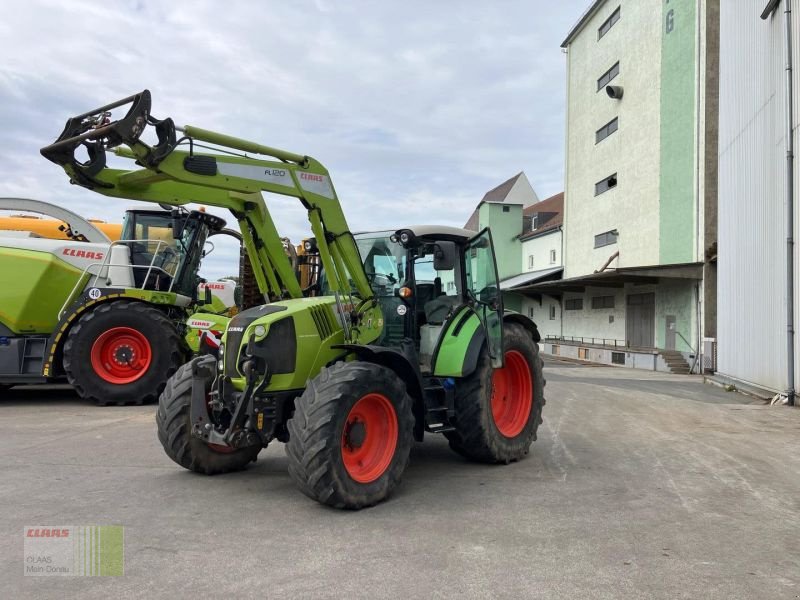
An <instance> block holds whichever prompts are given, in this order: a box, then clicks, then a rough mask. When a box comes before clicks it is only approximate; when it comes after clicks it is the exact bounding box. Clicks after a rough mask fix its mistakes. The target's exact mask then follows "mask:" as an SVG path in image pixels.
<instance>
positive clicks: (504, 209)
mask: <svg viewBox="0 0 800 600" xmlns="http://www.w3.org/2000/svg"><path fill="white" fill-rule="evenodd" d="M510 210H511V207H510V206H504V207H503V212H508V211H510Z"/></svg>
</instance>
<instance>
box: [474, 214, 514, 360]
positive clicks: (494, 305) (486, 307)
mask: <svg viewBox="0 0 800 600" xmlns="http://www.w3.org/2000/svg"><path fill="white" fill-rule="evenodd" d="M464 277H465V285H466V288H465V291H466V296H467V298H468V301H469V302H470V304H471V305H472V308H473V310H475V312H476V313H477V314H478V318H479V319H480V320H481V324H482V325H483V327H484V329H485V331H486V345H487V348H488V350H489V357H490V358H491V362H492V367H493V368H495V369H499V368H501V367H502V366H503V363H504V361H503V358H504V357H503V296H502V294H501V293H500V284H499V280H498V277H497V261H496V259H495V255H494V244H493V243H492V232H491V231H489V228H488V227H487V228H486V229H484V230H483V231H481V232H480V233H479V234H478V235H476V236H475V237H474V238H472V239H471V240H469V242H468V243H467V245H466V247H465V249H464Z"/></svg>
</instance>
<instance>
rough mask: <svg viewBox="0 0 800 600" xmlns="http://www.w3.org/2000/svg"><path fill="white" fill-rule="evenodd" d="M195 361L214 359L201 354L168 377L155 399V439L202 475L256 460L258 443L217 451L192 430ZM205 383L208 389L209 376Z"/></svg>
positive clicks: (241, 467)
mask: <svg viewBox="0 0 800 600" xmlns="http://www.w3.org/2000/svg"><path fill="white" fill-rule="evenodd" d="M197 361H207V362H210V363H216V359H214V357H213V356H200V357H197V358H195V359H192V361H191V362H188V363H186V364H185V365H183V366H182V367H181V368H179V369H178V371H177V372H176V373H175V374H174V375H173V376H172V377H170V379H169V381H168V382H167V387H166V388H164V391H163V393H162V394H161V397H160V398H159V399H158V410H157V411H156V427H157V429H158V440H159V441H160V442H161V445H162V446H163V447H164V451H165V452H166V453H167V456H169V457H170V458H171V459H172V460H173V461H175V462H176V463H177V464H179V465H180V466H182V467H183V468H184V469H188V470H190V471H194V472H195V473H202V474H204V475H217V474H220V473H229V472H231V471H241V470H242V469H244V468H245V467H246V466H247V465H248V464H249V463H251V462H254V461H255V460H256V457H257V456H258V453H259V452H261V446H249V447H247V448H240V449H239V450H234V451H233V452H219V451H217V450H214V449H213V448H211V447H210V446H209V445H208V444H206V443H205V442H204V441H203V440H201V439H199V438H196V437H195V436H193V435H192V434H191V429H192V426H191V423H190V421H189V419H190V415H189V409H190V405H191V402H192V365H193V364H194V363H195V362H197ZM206 387H207V389H211V381H210V380H209V381H208V382H207V384H206Z"/></svg>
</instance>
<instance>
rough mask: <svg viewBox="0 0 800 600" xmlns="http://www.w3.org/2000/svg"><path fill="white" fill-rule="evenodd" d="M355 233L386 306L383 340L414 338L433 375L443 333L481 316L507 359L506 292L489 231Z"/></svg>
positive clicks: (494, 346) (495, 349)
mask: <svg viewBox="0 0 800 600" xmlns="http://www.w3.org/2000/svg"><path fill="white" fill-rule="evenodd" d="M355 237H356V243H357V244H358V248H359V252H360V254H361V258H362V260H363V261H364V270H365V271H366V274H367V278H368V279H369V281H370V285H371V286H372V289H373V291H374V293H375V296H376V298H377V299H378V302H379V303H380V305H381V308H382V310H383V315H384V320H385V323H384V330H383V334H382V338H381V340H380V342H379V343H380V344H381V345H384V346H391V347H401V345H402V344H403V343H404V340H413V342H414V347H415V350H416V351H417V353H418V357H419V363H420V366H421V368H422V370H423V372H430V371H432V369H433V366H434V365H433V362H434V361H433V359H434V358H435V354H436V351H437V349H438V348H439V346H440V341H441V340H442V333H443V331H445V330H447V329H449V328H450V325H451V324H455V325H456V326H457V325H458V323H457V322H458V321H460V320H462V321H463V322H464V323H466V322H467V320H468V318H469V317H470V316H471V315H476V316H477V317H478V319H479V321H480V322H481V323H482V324H483V325H484V327H485V328H486V331H487V332H488V336H489V344H488V346H489V348H490V350H491V354H492V357H493V359H494V357H497V362H499V364H502V358H501V357H502V297H501V295H500V292H499V287H498V283H497V281H498V279H497V267H496V264H495V257H494V250H493V246H492V241H491V234H490V232H489V230H484V231H482V232H480V233H476V232H474V231H469V230H466V229H459V228H456V227H446V226H436V225H433V226H428V225H426V226H414V227H406V228H403V229H398V230H396V231H378V232H373V233H361V234H358V235H356V236H355Z"/></svg>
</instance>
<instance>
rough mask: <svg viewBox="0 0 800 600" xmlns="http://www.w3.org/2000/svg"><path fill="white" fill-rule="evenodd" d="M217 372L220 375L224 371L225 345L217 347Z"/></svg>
mask: <svg viewBox="0 0 800 600" xmlns="http://www.w3.org/2000/svg"><path fill="white" fill-rule="evenodd" d="M217 370H218V371H219V372H220V373H222V371H224V370H225V344H220V345H219V360H218V361H217Z"/></svg>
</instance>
